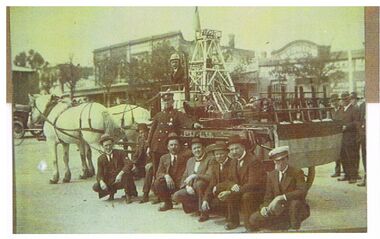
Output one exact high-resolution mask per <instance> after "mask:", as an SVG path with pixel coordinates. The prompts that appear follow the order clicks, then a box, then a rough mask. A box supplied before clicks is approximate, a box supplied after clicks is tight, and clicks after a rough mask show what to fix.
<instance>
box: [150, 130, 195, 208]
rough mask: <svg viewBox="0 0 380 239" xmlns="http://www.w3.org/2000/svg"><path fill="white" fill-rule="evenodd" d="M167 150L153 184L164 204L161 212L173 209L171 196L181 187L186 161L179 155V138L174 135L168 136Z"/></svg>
mask: <svg viewBox="0 0 380 239" xmlns="http://www.w3.org/2000/svg"><path fill="white" fill-rule="evenodd" d="M167 149H168V151H169V153H168V154H164V155H163V156H162V157H161V159H160V164H159V167H158V170H157V175H156V180H155V182H154V188H155V192H156V194H157V196H158V197H159V198H160V199H161V200H162V201H163V202H164V205H163V206H162V207H160V208H159V211H161V212H163V211H167V210H170V209H172V208H173V203H172V199H171V195H172V194H173V193H175V192H176V191H177V190H179V188H180V186H181V178H182V175H183V173H184V171H185V167H186V161H187V159H188V158H186V157H185V156H184V155H181V154H180V144H179V138H178V136H177V134H176V133H170V134H169V136H168V139H167Z"/></svg>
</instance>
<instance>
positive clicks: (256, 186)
mask: <svg viewBox="0 0 380 239" xmlns="http://www.w3.org/2000/svg"><path fill="white" fill-rule="evenodd" d="M241 160H243V166H242V167H241V168H240V166H239V162H238V161H237V160H233V163H232V164H231V167H230V179H231V181H233V182H234V183H236V184H238V185H239V186H240V193H245V192H253V191H262V192H264V191H265V182H266V172H265V170H264V166H263V163H262V162H261V161H260V160H258V159H256V158H255V156H253V154H252V153H250V152H246V155H245V156H244V158H242V159H241Z"/></svg>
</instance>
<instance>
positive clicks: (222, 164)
mask: <svg viewBox="0 0 380 239" xmlns="http://www.w3.org/2000/svg"><path fill="white" fill-rule="evenodd" d="M227 161H228V157H227V158H226V159H225V160H224V161H223V163H220V164H219V169H220V171H222V170H223V166H224V165H225V164H226V162H227Z"/></svg>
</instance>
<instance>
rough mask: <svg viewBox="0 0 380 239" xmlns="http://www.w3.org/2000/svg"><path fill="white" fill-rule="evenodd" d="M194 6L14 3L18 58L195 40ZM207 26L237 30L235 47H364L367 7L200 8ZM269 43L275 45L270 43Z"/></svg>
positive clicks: (85, 55) (57, 59)
mask: <svg viewBox="0 0 380 239" xmlns="http://www.w3.org/2000/svg"><path fill="white" fill-rule="evenodd" d="M194 9H195V8H194V7H140V8H139V7H72V8H70V7H13V8H11V15H10V16H11V21H10V24H11V55H12V60H13V58H14V56H15V55H17V54H18V53H20V52H21V51H28V50H29V49H34V50H36V51H38V52H40V53H41V54H42V56H43V57H44V58H45V60H47V61H49V62H50V63H52V64H53V65H54V64H57V63H63V62H67V61H68V60H69V56H70V55H71V54H73V55H74V63H80V64H81V65H82V66H92V65H93V60H92V58H93V54H92V51H93V50H94V49H96V48H100V47H104V46H109V45H112V44H117V43H120V42H125V41H129V40H134V39H138V38H141V37H146V36H151V35H156V34H162V33H166V32H170V31H177V30H180V31H182V33H183V35H184V38H185V39H186V40H193V38H194ZM199 13H200V19H201V26H202V28H210V29H216V30H221V31H222V32H223V38H222V44H223V45H226V44H227V41H228V37H227V35H228V34H231V33H233V34H235V47H237V48H242V49H250V50H256V51H262V50H267V51H270V50H277V49H279V48H281V47H283V46H284V45H285V44H287V43H289V42H291V41H294V40H300V39H304V40H311V41H313V42H315V43H317V44H322V45H331V46H332V50H347V49H361V48H364V45H363V42H364V8H363V7H277V8H275V7H199ZM266 42H269V44H266Z"/></svg>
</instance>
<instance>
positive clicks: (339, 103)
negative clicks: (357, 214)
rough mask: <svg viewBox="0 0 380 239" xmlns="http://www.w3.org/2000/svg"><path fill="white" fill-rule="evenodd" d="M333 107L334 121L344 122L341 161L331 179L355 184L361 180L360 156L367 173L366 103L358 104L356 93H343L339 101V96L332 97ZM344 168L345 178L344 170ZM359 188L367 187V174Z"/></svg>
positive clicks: (338, 161) (337, 163) (338, 162)
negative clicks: (334, 178)
mask: <svg viewBox="0 0 380 239" xmlns="http://www.w3.org/2000/svg"><path fill="white" fill-rule="evenodd" d="M330 103H331V106H332V107H333V110H332V117H333V119H334V120H341V121H342V124H343V126H342V132H343V138H342V148H341V153H340V156H341V157H340V159H339V160H337V161H336V163H335V172H334V174H333V175H331V177H339V178H338V181H348V182H349V183H350V184H354V183H356V182H357V180H360V179H361V178H360V176H359V162H360V154H361V157H362V161H363V167H364V170H365V172H366V133H365V130H366V123H365V118H366V116H365V115H366V111H365V102H362V103H360V104H358V97H357V94H356V93H355V92H351V94H349V93H348V92H343V93H342V94H341V97H340V99H339V96H338V95H337V94H333V95H331V97H330ZM342 168H343V173H344V175H343V177H341V175H342V170H341V169H342ZM357 185H358V186H361V187H363V186H366V174H365V175H364V178H363V181H362V182H360V183H359V184H357Z"/></svg>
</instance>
